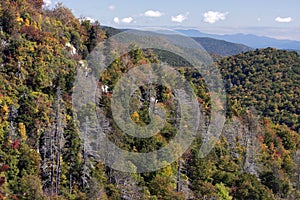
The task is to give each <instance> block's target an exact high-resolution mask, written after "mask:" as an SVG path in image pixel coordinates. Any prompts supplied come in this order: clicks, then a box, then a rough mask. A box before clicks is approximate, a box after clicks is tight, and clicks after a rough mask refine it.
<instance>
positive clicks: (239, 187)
mask: <svg viewBox="0 0 300 200" xmlns="http://www.w3.org/2000/svg"><path fill="white" fill-rule="evenodd" d="M113 34H115V30H114V29H110V28H109V27H105V28H103V27H102V26H101V25H100V23H99V22H91V21H89V20H86V19H84V18H82V19H77V18H76V17H74V15H73V14H72V12H71V11H70V9H68V8H66V7H64V6H63V5H62V4H57V5H56V7H54V8H53V9H44V8H43V1H42V0H13V1H10V0H2V1H1V3H0V42H1V47H0V52H1V54H0V146H1V148H0V199H29V200H32V199H152V200H154V199H172V200H173V199H224V200H225V199H226V200H229V199H249V200H253V199H297V198H300V193H299V188H300V187H299V186H300V182H299V168H300V165H299V163H300V153H299V151H298V150H299V142H300V137H299V130H300V126H299V120H300V118H299V112H300V102H299V99H300V98H299V93H300V89H299V81H300V78H299V76H300V59H299V54H297V53H296V52H288V51H283V50H276V49H273V48H267V49H261V50H253V51H249V52H246V53H241V54H238V55H234V56H229V57H224V58H221V57H218V60H217V61H216V67H218V69H220V71H221V73H222V75H223V77H224V82H225V85H226V91H227V93H228V96H227V99H228V108H227V121H226V125H225V127H224V129H223V134H222V136H221V138H220V140H219V141H218V142H217V144H216V146H215V148H214V149H213V150H212V151H211V153H210V154H209V155H208V156H207V157H206V158H199V156H198V154H199V147H200V146H201V143H202V140H203V137H202V136H203V135H205V130H206V127H204V128H203V130H202V129H201V130H199V133H195V134H199V137H198V138H197V140H196V141H194V143H193V145H192V146H191V147H190V148H189V149H188V150H187V151H186V152H185V153H184V155H183V156H182V157H181V158H179V159H178V160H177V161H176V162H174V163H171V164H170V165H168V166H167V167H165V168H163V169H161V170H158V171H155V172H149V173H142V174H137V173H130V174H129V173H123V172H120V171H116V170H113V169H111V168H109V167H107V166H105V165H103V163H101V162H100V161H99V160H96V159H95V158H94V157H93V154H91V153H90V152H89V151H88V149H87V148H86V147H85V145H84V144H85V143H84V141H83V138H82V137H80V133H79V131H78V130H79V127H80V126H84V125H85V124H78V122H76V121H75V116H74V114H73V110H72V92H73V88H74V79H75V75H76V70H77V69H78V68H86V69H87V70H89V66H87V61H86V58H87V56H88V55H89V54H90V53H91V52H92V51H93V49H94V48H95V47H96V46H97V44H98V43H99V42H102V41H104V40H105V39H106V38H107V37H110V36H111V35H113ZM238 47H240V46H238ZM107 48H113V47H107ZM115 57H116V59H115V60H114V62H113V63H111V64H110V66H109V67H108V68H107V70H106V71H105V73H103V75H102V76H101V79H100V80H99V85H106V86H107V87H108V88H113V87H114V85H115V84H116V82H117V80H118V79H119V78H120V77H121V76H122V75H123V74H124V73H126V72H127V71H128V70H130V69H132V68H134V67H136V66H138V65H141V64H147V63H156V64H159V63H161V62H168V61H170V65H172V66H174V68H176V70H178V72H180V74H181V75H182V76H184V77H185V78H186V79H187V80H188V81H189V82H190V84H191V85H192V87H193V89H194V90H195V93H196V94H197V96H198V101H199V103H200V104H201V106H202V108H203V112H204V113H205V116H208V115H209V113H210V112H209V109H210V103H211V102H210V95H209V93H208V91H207V88H206V86H205V83H204V81H203V79H202V77H201V75H200V74H199V73H197V71H196V70H195V69H194V68H193V67H191V66H186V65H188V63H187V62H184V61H182V60H180V59H179V58H178V59H177V58H176V55H166V52H162V51H154V50H152V49H148V50H144V49H140V48H139V47H138V46H136V47H135V48H134V49H133V50H132V51H131V52H129V53H127V54H125V55H115ZM162 57H164V58H165V57H167V58H169V60H162V59H161V58H162ZM176 60H177V61H178V60H179V61H180V62H179V63H176ZM150 89H151V90H156V98H157V103H159V104H160V106H162V107H164V108H165V109H166V111H167V114H168V117H169V118H168V120H167V123H166V124H165V126H164V129H163V130H162V131H161V132H159V133H158V134H156V135H155V136H154V137H151V138H148V139H136V138H132V137H129V136H124V134H123V133H122V132H121V131H120V130H119V129H118V127H117V126H116V125H115V124H114V122H113V120H112V119H111V110H110V108H109V105H110V101H111V97H112V93H111V91H110V90H109V89H108V90H107V91H104V92H103V94H102V96H101V98H99V102H97V104H90V105H88V106H87V107H86V108H85V110H83V111H82V112H81V113H79V114H85V112H88V111H89V110H90V109H94V108H95V107H96V106H98V107H99V108H101V109H102V111H103V112H104V114H105V116H106V117H107V118H109V119H111V120H108V121H106V122H105V127H106V130H107V134H108V135H109V138H110V140H111V141H113V142H114V143H115V144H117V145H118V146H120V147H122V148H123V149H125V150H127V151H132V152H147V151H152V150H155V149H158V148H161V147H162V146H164V145H166V144H167V143H168V142H169V141H170V140H171V139H172V138H173V137H174V135H175V134H176V128H177V127H176V126H177V121H176V120H175V119H174V118H175V116H173V114H172V113H173V112H172V111H173V109H174V106H175V105H176V103H177V102H176V98H175V97H174V94H173V93H172V91H170V89H169V88H167V87H163V86H160V85H155V84H150V85H147V86H144V87H140V88H139V89H138V90H137V91H136V92H135V93H134V95H133V97H132V99H131V104H130V109H131V110H130V114H131V118H132V120H133V121H134V122H135V123H137V124H139V125H141V126H143V125H145V124H148V123H149V120H150V119H149V115H148V114H149V101H147V98H148V96H149V94H148V93H147V91H149V90H150ZM141 99H146V100H144V101H141ZM208 118H209V117H207V119H208ZM86 123H88V120H87V122H86ZM93 131H95V130H93ZM201 135H202V136H201ZM131 164H132V163H131ZM131 167H132V168H133V169H134V167H135V166H134V164H132V165H131Z"/></svg>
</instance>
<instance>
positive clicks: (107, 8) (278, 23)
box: [45, 0, 300, 40]
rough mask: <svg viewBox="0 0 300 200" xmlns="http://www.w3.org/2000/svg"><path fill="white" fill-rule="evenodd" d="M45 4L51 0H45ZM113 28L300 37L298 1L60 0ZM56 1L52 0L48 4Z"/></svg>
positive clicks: (77, 11) (299, 5)
mask: <svg viewBox="0 0 300 200" xmlns="http://www.w3.org/2000/svg"><path fill="white" fill-rule="evenodd" d="M45 1H47V2H48V3H50V2H51V0H45ZM60 2H62V3H63V4H64V5H65V6H67V7H69V8H71V9H72V10H73V12H74V14H75V15H76V16H77V17H80V16H85V17H89V18H92V19H96V20H98V21H99V22H100V23H101V24H103V25H108V26H113V27H121V28H122V27H141V26H142V27H143V26H152V27H183V28H196V29H199V30H202V31H204V32H211V33H218V34H227V33H254V34H258V35H266V36H271V37H276V38H283V39H297V40H300V2H299V0H285V1H283V0H281V1H280V0H260V1H258V0H251V1H250V0H248V1H243V0H184V1H181V0H180V1H174V0H173V1H171V0H127V1H125V0H115V1H113V0H60ZM54 4H55V2H54V0H52V3H51V5H52V6H53V5H54Z"/></svg>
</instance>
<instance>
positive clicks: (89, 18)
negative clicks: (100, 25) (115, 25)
mask: <svg viewBox="0 0 300 200" xmlns="http://www.w3.org/2000/svg"><path fill="white" fill-rule="evenodd" d="M86 20H88V21H90V22H91V23H94V22H96V20H95V19H93V18H91V17H87V18H86Z"/></svg>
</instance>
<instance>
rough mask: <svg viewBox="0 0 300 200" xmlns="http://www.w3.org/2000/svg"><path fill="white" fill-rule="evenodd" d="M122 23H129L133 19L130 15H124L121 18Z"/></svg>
mask: <svg viewBox="0 0 300 200" xmlns="http://www.w3.org/2000/svg"><path fill="white" fill-rule="evenodd" d="M121 21H122V22H123V23H126V24H130V23H131V22H132V21H133V18H132V17H125V18H123V19H122V20H121Z"/></svg>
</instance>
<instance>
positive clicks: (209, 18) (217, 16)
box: [203, 11, 229, 24]
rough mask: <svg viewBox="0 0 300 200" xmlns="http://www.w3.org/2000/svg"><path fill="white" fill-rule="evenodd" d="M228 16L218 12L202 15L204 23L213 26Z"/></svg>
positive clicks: (226, 13)
mask: <svg viewBox="0 0 300 200" xmlns="http://www.w3.org/2000/svg"><path fill="white" fill-rule="evenodd" d="M228 14H229V13H228V12H225V13H221V12H218V11H208V12H206V13H204V14H203V17H204V22H207V23H210V24H214V23H216V22H217V21H220V20H225V19H226V15H228Z"/></svg>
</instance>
